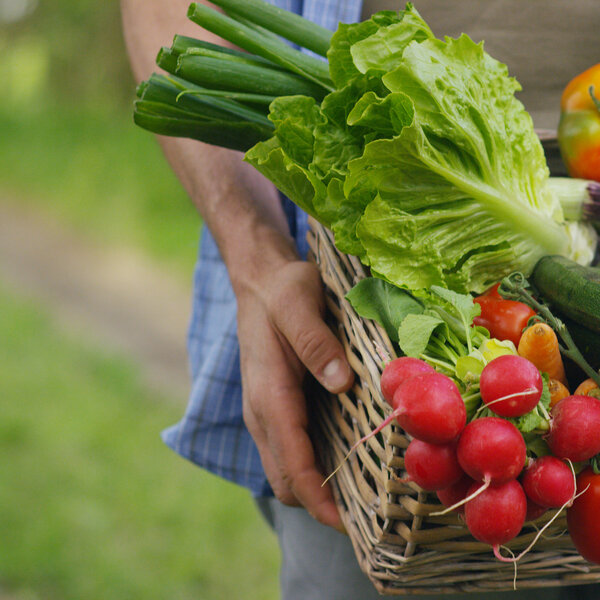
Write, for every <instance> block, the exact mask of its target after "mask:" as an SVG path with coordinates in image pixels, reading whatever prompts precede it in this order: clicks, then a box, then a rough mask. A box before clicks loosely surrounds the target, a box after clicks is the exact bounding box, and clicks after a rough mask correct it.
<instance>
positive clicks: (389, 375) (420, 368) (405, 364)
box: [380, 356, 434, 405]
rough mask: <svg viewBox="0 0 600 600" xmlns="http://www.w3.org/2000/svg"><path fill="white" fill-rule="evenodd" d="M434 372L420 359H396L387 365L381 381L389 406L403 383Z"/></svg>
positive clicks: (382, 390) (404, 357) (403, 357)
mask: <svg viewBox="0 0 600 600" xmlns="http://www.w3.org/2000/svg"><path fill="white" fill-rule="evenodd" d="M433 372H434V368H433V367H432V366H431V365H430V364H429V363H426V362H425V361H424V360H421V359H420V358H412V357H410V356H401V357H400V358H395V359H394V360H391V361H390V362H389V363H387V364H386V365H385V368H384V369H383V373H382V374H381V381H380V386H381V393H382V394H383V397H384V398H385V400H386V401H387V402H388V404H390V405H391V404H392V401H393V398H394V392H395V391H396V390H397V389H398V386H399V385H400V384H401V383H402V382H404V381H406V380H407V379H410V378H411V377H414V376H415V375H422V374H423V373H433Z"/></svg>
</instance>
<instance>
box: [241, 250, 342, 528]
mask: <svg viewBox="0 0 600 600" xmlns="http://www.w3.org/2000/svg"><path fill="white" fill-rule="evenodd" d="M255 283H256V285H252V286H250V287H245V288H243V289H242V290H240V291H238V294H237V297H238V335H239V340H240V347H241V361H242V384H243V390H244V419H245V422H246V426H247V427H248V430H249V431H250V434H251V435H252V437H253V438H254V440H255V442H256V444H257V446H258V450H259V452H260V456H261V459H262V462H263V466H264V469H265V472H266V474H267V478H268V480H269V482H270V484H271V486H272V488H273V491H274V493H275V496H276V497H277V498H278V499H279V500H280V501H281V502H283V503H284V504H288V505H298V504H300V505H303V506H304V507H305V508H306V509H307V510H308V511H309V513H310V514H311V515H312V516H313V517H314V518H316V519H317V520H319V521H320V522H321V523H324V524H325V525H329V526H332V527H335V528H337V529H342V528H343V527H342V523H341V521H340V517H339V514H338V511H337V508H336V506H335V503H334V501H333V497H332V494H331V489H330V488H329V486H324V487H323V486H322V483H323V481H324V476H323V474H322V473H321V472H320V471H319V470H318V468H317V465H316V460H315V453H314V450H313V446H312V443H311V441H310V438H309V436H308V433H307V425H308V415H307V410H306V401H305V398H304V394H303V380H304V376H305V373H306V369H308V370H309V371H310V372H311V373H312V374H313V375H314V376H315V378H316V379H317V380H318V381H319V382H320V383H321V384H322V385H323V386H324V387H325V388H327V389H328V390H329V391H331V392H333V393H337V392H341V391H345V390H347V389H349V387H350V386H351V385H352V382H353V379H354V376H353V373H352V371H351V370H350V368H349V366H348V364H347V362H346V358H345V355H344V350H343V348H342V346H341V344H340V342H339V341H338V340H337V338H336V337H335V336H334V335H333V333H332V332H331V330H330V329H329V328H328V326H327V325H326V323H325V322H324V321H323V312H324V298H323V289H322V283H321V278H320V275H319V272H318V269H317V268H316V266H315V265H313V264H310V263H307V262H303V261H300V260H294V261H288V262H284V263H282V265H281V266H280V267H279V268H278V269H276V270H275V271H272V272H271V273H270V275H268V276H267V277H266V279H260V280H259V281H256V282H255Z"/></svg>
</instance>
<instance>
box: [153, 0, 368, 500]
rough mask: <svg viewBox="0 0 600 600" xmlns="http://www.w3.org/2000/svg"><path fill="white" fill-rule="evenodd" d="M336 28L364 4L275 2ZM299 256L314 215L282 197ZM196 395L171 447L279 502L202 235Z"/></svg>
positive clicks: (218, 269) (232, 321)
mask: <svg viewBox="0 0 600 600" xmlns="http://www.w3.org/2000/svg"><path fill="white" fill-rule="evenodd" d="M271 2H272V3H273V4H276V5H277V6H280V7H281V8H285V9H286V10H290V11H293V12H296V13H298V14H302V15H303V16H304V17H306V18H307V19H310V20H311V21H313V22H315V23H318V24H319V25H322V26H324V27H327V28H328V29H332V30H333V29H335V28H336V27H337V25H338V23H339V22H340V21H341V22H345V23H350V22H355V21H357V20H358V19H359V17H360V11H361V4H362V2H361V0H271ZM282 202H283V207H284V210H285V212H286V215H287V217H288V222H289V225H290V231H291V232H292V235H293V236H294V238H295V240H296V244H297V247H298V251H299V253H300V255H301V256H303V257H305V256H306V253H307V250H308V248H307V244H306V232H307V218H306V214H305V213H303V212H302V211H300V210H299V209H298V208H297V207H296V206H295V205H293V204H292V203H291V202H290V200H288V199H287V198H282ZM188 353H189V360H190V369H191V377H192V389H191V394H190V399H189V404H188V407H187V410H186V412H185V415H184V416H183V418H182V419H181V421H180V422H179V423H177V424H176V425H174V426H172V427H170V428H169V429H166V430H165V431H163V433H162V437H163V440H164V441H165V443H166V444H167V445H168V446H169V447H170V448H172V449H173V450H175V451H176V452H177V453H179V454H180V455H181V456H183V457H184V458H186V459H188V460H190V461H192V462H194V463H195V464H197V465H199V466H201V467H203V468H205V469H207V470H209V471H211V472H213V473H215V474H217V475H219V476H221V477H224V478H226V479H229V480H230V481H233V482H235V483H238V484H240V485H243V486H246V487H248V488H249V489H250V490H251V492H252V493H253V494H254V495H255V496H268V495H272V491H271V488H270V486H269V484H268V482H267V479H266V477H265V473H264V471H263V468H262V465H261V461H260V457H259V454H258V450H257V448H256V446H255V444H254V442H253V440H252V438H251V437H250V434H249V433H248V431H247V430H246V428H245V426H244V422H243V420H242V383H241V374H240V349H239V346H238V341H237V325H236V301H235V296H234V294H233V290H232V289H231V283H230V281H229V276H228V274H227V270H226V268H225V265H224V263H223V261H222V260H221V257H220V255H219V251H218V249H217V246H216V243H215V241H214V239H213V237H212V235H211V234H210V232H209V231H208V230H207V229H206V227H205V228H204V229H203V231H202V238H201V242H200V250H199V259H198V263H197V265H196V268H195V272H194V296H193V310H192V317H191V322H190V327H189V332H188Z"/></svg>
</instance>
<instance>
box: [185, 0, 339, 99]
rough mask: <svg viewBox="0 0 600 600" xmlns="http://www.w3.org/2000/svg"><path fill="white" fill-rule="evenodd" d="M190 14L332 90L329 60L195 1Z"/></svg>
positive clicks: (233, 40) (210, 28)
mask: <svg viewBox="0 0 600 600" xmlns="http://www.w3.org/2000/svg"><path fill="white" fill-rule="evenodd" d="M188 17H189V18H190V19H191V20H192V21H194V23H197V24H198V25H200V26H201V27H204V28H205V29H207V30H208V31H211V32H212V33H214V34H216V35H218V36H220V37H221V38H223V39H225V40H227V41H229V42H231V43H232V44H234V45H236V46H239V47H240V48H243V49H244V50H247V51H248V52H251V53H253V54H257V55H258V56H262V57H263V58H266V59H268V60H270V61H272V62H274V63H275V64H277V65H280V66H282V67H284V68H286V69H288V70H290V71H292V72H294V73H296V74H298V75H300V76H302V77H304V78H306V79H309V80H311V81H313V82H315V83H317V84H318V85H320V86H322V87H323V88H325V90H327V91H333V89H334V88H333V85H332V83H331V79H330V78H329V67H328V65H327V63H326V62H324V61H321V60H319V59H316V58H313V57H311V56H308V55H306V54H304V53H302V52H300V51H299V50H295V49H294V48H291V47H290V46H289V45H288V44H286V43H285V42H283V41H279V40H277V39H275V38H273V37H272V36H265V35H261V34H260V33H259V32H258V31H256V29H254V28H251V27H248V26H247V25H244V24H242V23H240V22H239V21H236V20H235V19H232V18H230V17H228V16H226V15H223V14H221V13H219V12H217V11H216V10H213V9H211V8H208V7H207V6H204V5H202V4H196V3H195V4H192V5H191V6H190V8H189V10H188Z"/></svg>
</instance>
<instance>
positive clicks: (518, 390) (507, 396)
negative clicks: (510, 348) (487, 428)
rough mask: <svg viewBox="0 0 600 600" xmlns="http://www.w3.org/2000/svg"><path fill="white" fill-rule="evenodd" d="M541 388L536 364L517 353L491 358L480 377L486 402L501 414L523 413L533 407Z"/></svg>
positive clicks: (538, 397)
mask: <svg viewBox="0 0 600 600" xmlns="http://www.w3.org/2000/svg"><path fill="white" fill-rule="evenodd" d="M542 388H543V384H542V376H541V375H540V372H539V371H538V369H537V367H536V366H535V365H534V364H533V363H532V362H530V361H528V360H527V359H526V358H523V357H521V356H517V355H515V354H505V355H503V356H498V357H497V358H495V359H494V360H492V361H490V362H489V363H488V364H487V365H486V366H485V367H484V368H483V371H482V372H481V376H480V379H479V389H480V392H481V398H482V400H483V402H484V403H485V404H486V405H487V406H488V407H489V408H490V410H492V411H493V412H495V413H496V414H497V415H500V416H501V417H520V416H521V415H524V414H526V413H528V412H530V411H531V410H533V409H534V408H535V406H536V404H537V403H538V402H539V400H540V398H541V396H542Z"/></svg>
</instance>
